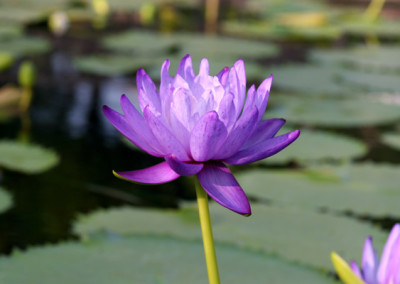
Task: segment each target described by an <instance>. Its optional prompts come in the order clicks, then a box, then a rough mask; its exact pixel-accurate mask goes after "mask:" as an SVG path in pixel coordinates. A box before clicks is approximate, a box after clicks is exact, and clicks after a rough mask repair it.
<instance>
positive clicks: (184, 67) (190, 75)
mask: <svg viewBox="0 0 400 284" xmlns="http://www.w3.org/2000/svg"><path fill="white" fill-rule="evenodd" d="M176 74H177V75H178V74H179V75H180V76H181V77H182V78H183V79H184V80H185V81H187V82H192V81H193V79H194V72H193V66H192V58H191V57H190V55H189V54H187V55H185V56H184V57H183V58H182V60H181V62H180V63H179V66H178V70H177V72H176Z"/></svg>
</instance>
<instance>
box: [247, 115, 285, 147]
mask: <svg viewBox="0 0 400 284" xmlns="http://www.w3.org/2000/svg"><path fill="white" fill-rule="evenodd" d="M285 122H286V121H285V120H284V119H281V118H271V119H268V120H262V121H260V122H259V123H258V125H257V127H256V129H255V130H254V132H253V134H251V136H250V137H249V139H248V140H247V141H246V143H245V144H244V148H248V147H251V146H252V145H255V144H257V143H260V142H261V141H264V140H266V139H269V138H272V137H274V136H275V134H276V133H278V131H279V129H281V127H282V126H283V125H284V124H285Z"/></svg>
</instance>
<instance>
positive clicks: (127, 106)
mask: <svg viewBox="0 0 400 284" xmlns="http://www.w3.org/2000/svg"><path fill="white" fill-rule="evenodd" d="M121 107H122V110H123V112H124V114H125V119H126V121H127V122H128V123H129V126H130V127H131V128H132V129H133V130H134V131H135V133H136V134H137V135H136V136H140V137H141V138H143V140H144V141H146V143H147V144H148V145H151V148H153V149H155V150H156V151H157V152H159V153H162V150H161V149H162V147H161V146H160V144H159V143H158V141H157V140H156V138H155V137H154V135H153V133H152V132H151V131H150V129H149V128H148V127H147V124H146V121H145V120H144V117H143V116H142V114H141V113H139V111H138V110H137V109H136V108H135V107H134V106H133V105H132V103H131V102H130V101H129V99H128V98H127V97H126V96H125V95H122V96H121ZM136 139H138V137H136ZM130 140H131V139H130ZM135 144H136V143H135Z"/></svg>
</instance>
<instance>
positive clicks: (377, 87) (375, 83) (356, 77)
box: [342, 71, 400, 93]
mask: <svg viewBox="0 0 400 284" xmlns="http://www.w3.org/2000/svg"><path fill="white" fill-rule="evenodd" d="M342 76H343V82H345V83H346V84H349V85H352V86H354V87H356V88H363V89H365V90H368V91H374V92H395V93H399V92H400V81H399V75H396V74H382V73H373V72H361V71H360V72H351V71H346V72H343V73H342Z"/></svg>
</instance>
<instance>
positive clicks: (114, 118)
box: [103, 106, 165, 157]
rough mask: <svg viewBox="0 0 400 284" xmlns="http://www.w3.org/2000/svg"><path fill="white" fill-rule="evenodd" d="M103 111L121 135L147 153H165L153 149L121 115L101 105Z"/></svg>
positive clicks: (157, 155) (157, 154)
mask: <svg viewBox="0 0 400 284" xmlns="http://www.w3.org/2000/svg"><path fill="white" fill-rule="evenodd" d="M103 113H104V115H105V116H106V118H107V119H108V120H109V121H110V122H111V124H112V125H113V126H114V127H115V128H116V129H117V130H118V131H119V132H121V134H122V135H124V136H125V137H126V138H128V139H129V140H130V141H131V142H132V143H133V144H135V145H136V146H138V147H139V148H140V149H142V150H143V151H145V152H147V153H149V154H150V155H152V156H156V157H163V156H164V155H165V154H162V153H160V152H159V151H158V150H156V149H154V148H153V147H152V146H151V145H150V144H149V143H147V141H145V140H144V139H143V138H142V137H141V136H140V135H139V134H138V133H137V132H136V131H135V130H134V128H133V127H132V126H131V124H130V123H129V122H128V121H127V120H126V119H125V117H124V116H123V115H121V114H120V113H118V112H116V111H115V110H113V109H111V108H109V107H108V106H103Z"/></svg>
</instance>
